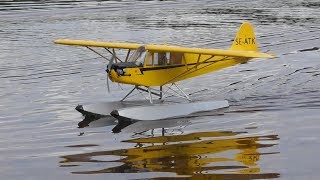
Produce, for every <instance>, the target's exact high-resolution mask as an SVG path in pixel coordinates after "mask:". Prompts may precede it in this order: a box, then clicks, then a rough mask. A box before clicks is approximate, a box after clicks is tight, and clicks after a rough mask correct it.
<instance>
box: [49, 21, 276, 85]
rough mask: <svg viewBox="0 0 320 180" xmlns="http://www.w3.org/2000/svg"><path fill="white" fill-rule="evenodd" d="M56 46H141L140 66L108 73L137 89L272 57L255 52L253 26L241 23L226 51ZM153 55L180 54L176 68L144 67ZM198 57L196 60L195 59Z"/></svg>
mask: <svg viewBox="0 0 320 180" xmlns="http://www.w3.org/2000/svg"><path fill="white" fill-rule="evenodd" d="M55 43H57V44H65V45H77V46H87V47H88V46H90V47H104V48H118V49H130V50H135V49H137V48H139V47H140V46H144V47H145V49H146V51H147V52H148V55H147V58H146V59H145V61H144V65H143V67H134V68H126V72H125V74H124V75H118V74H117V73H116V72H115V71H114V70H111V72H110V73H109V78H110V79H111V81H113V82H118V83H124V84H132V85H138V86H163V85H165V84H168V83H174V82H177V81H181V80H185V79H188V78H192V77H195V76H199V75H202V74H206V73H209V72H213V71H217V70H220V69H223V68H226V67H230V66H234V65H236V64H239V63H244V62H246V61H248V60H250V59H252V58H273V57H275V56H274V55H271V54H266V53H261V52H258V46H257V40H256V37H255V35H254V30H253V27H252V25H251V24H250V23H248V22H245V23H243V24H242V25H241V27H240V29H239V31H238V33H237V36H236V37H235V39H234V42H233V44H232V46H231V48H230V49H227V50H223V49H203V48H188V47H179V46H168V45H152V44H149V45H143V44H132V43H112V42H97V41H84V40H69V39H60V40H56V41H55ZM154 52H156V53H157V52H165V53H182V54H183V60H182V62H181V63H180V65H177V64H173V63H171V64H169V65H161V66H159V65H158V66H156V65H154V63H152V64H151V65H148V60H149V58H151V56H152V54H153V53H154ZM199 55H200V57H199Z"/></svg>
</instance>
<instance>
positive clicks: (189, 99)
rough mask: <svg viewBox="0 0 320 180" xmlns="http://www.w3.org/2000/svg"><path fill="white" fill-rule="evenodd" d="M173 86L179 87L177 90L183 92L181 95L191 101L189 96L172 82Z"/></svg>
mask: <svg viewBox="0 0 320 180" xmlns="http://www.w3.org/2000/svg"><path fill="white" fill-rule="evenodd" d="M172 84H173V85H174V86H176V88H177V89H179V91H181V92H182V93H183V95H184V96H185V97H186V98H187V99H188V100H189V101H191V99H190V98H189V96H188V95H187V94H186V93H185V92H184V91H183V90H182V89H181V88H180V87H179V86H178V85H177V84H176V83H172Z"/></svg>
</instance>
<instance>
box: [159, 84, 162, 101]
mask: <svg viewBox="0 0 320 180" xmlns="http://www.w3.org/2000/svg"><path fill="white" fill-rule="evenodd" d="M159 95H160V96H159V99H162V86H160V93H159Z"/></svg>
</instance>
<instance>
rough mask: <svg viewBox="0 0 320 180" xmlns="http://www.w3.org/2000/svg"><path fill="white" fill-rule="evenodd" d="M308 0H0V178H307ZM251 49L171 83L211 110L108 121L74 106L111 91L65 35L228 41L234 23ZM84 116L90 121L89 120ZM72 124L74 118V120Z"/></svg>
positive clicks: (314, 124) (319, 30) (311, 56)
mask: <svg viewBox="0 0 320 180" xmlns="http://www.w3.org/2000/svg"><path fill="white" fill-rule="evenodd" d="M319 7H320V4H319V2H318V1H316V0H314V1H312V0H306V1H300V0H293V1H289V0H288V1H286V0H284V1H272V0H269V1H261V0H255V1H242V0H238V1H231V0H228V1H209V0H206V1H192V0H188V1H182V0H181V1H179V0H177V1H103V0H100V1H85V0H78V1H74V0H73V1H71V0H64V1H59V0H55V1H50V2H48V1H44V0H43V1H27V0H25V1H22V0H20V1H9V0H7V1H6V0H5V1H1V2H0V21H1V25H0V42H1V43H0V51H1V53H0V125H1V126H0V144H1V146H0V154H1V155H0V167H1V168H0V177H1V179H58V178H63V179H71V178H77V179H88V178H94V179H116V178H117V179H140V178H161V177H176V178H187V177H191V178H194V179H200V178H208V179H210V178H212V179H215V178H217V179H219V178H221V179H262V178H271V179H272V178H274V179H276V178H280V179H318V177H319V176H320V174H319V165H318V155H317V152H319V150H320V145H319V144H320V137H319V130H320V126H319V123H318V120H319V115H320V112H319V109H320V108H319V107H320V91H319V88H320V81H319V80H320V53H319V47H320V45H319V42H320V40H319V38H320V18H319V17H320V11H319ZM245 20H246V21H250V22H251V23H252V24H253V25H254V26H255V31H256V35H257V39H258V42H259V45H260V49H261V51H264V52H266V51H270V52H272V53H274V54H276V55H278V58H276V59H267V60H265V59H259V60H255V61H251V62H249V63H247V64H241V65H238V66H235V67H231V68H227V69H225V70H222V71H219V72H215V73H211V74H207V75H205V76H201V77H197V78H194V79H191V80H187V81H183V82H181V83H180V85H181V86H182V87H183V89H184V90H185V91H186V92H188V93H192V92H195V91H199V90H203V89H206V90H205V91H201V92H199V93H196V94H194V95H193V98H195V99H212V100H213V99H227V100H229V102H230V104H231V106H230V108H228V109H226V110H224V112H221V113H219V114H215V115H212V114H207V115H202V116H197V117H192V118H188V119H169V120H163V121H153V122H143V121H140V122H136V123H133V124H117V123H116V122H115V121H114V120H113V119H111V118H109V117H90V118H91V119H90V118H89V120H88V117H87V119H85V120H84V121H83V117H82V115H81V114H80V113H78V112H77V111H76V110H75V109H74V108H75V107H76V106H77V105H78V104H97V103H108V102H111V101H116V100H119V99H120V98H121V97H122V96H123V95H124V94H125V93H126V92H127V91H128V90H129V89H130V87H127V86H122V88H123V89H124V90H121V89H120V88H119V86H118V85H117V84H112V85H111V89H112V93H111V94H108V93H107V88H106V75H105V73H104V72H105V66H106V64H105V62H104V61H103V59H101V58H99V57H97V56H96V55H95V54H93V53H92V52H90V51H88V50H86V49H84V48H78V47H66V46H58V45H55V44H53V43H52V41H53V40H55V39H60V38H73V39H90V40H104V41H125V42H138V43H158V44H162V43H168V44H173V45H184V46H191V47H207V48H228V47H229V46H230V45H231V41H232V39H233V37H234V36H235V33H236V31H237V28H238V27H239V26H240V24H241V23H242V22H243V21H245ZM92 118H94V119H92ZM79 122H80V124H79V126H81V127H83V126H85V127H86V128H78V123H79Z"/></svg>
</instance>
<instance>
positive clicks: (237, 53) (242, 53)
mask: <svg viewBox="0 0 320 180" xmlns="http://www.w3.org/2000/svg"><path fill="white" fill-rule="evenodd" d="M54 42H55V43H56V44H64V45H72V46H87V47H88V46H89V47H104V48H119V49H132V50H134V49H138V48H139V47H140V46H145V48H146V49H147V50H149V51H155V52H179V53H191V54H203V55H213V56H230V57H247V58H273V57H275V56H274V55H271V54H266V53H261V52H257V51H247V50H231V49H226V50H224V49H203V48H188V47H180V46H168V45H152V44H150V45H144V44H136V43H114V42H101V41H86V40H71V39H58V40H55V41H54Z"/></svg>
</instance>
